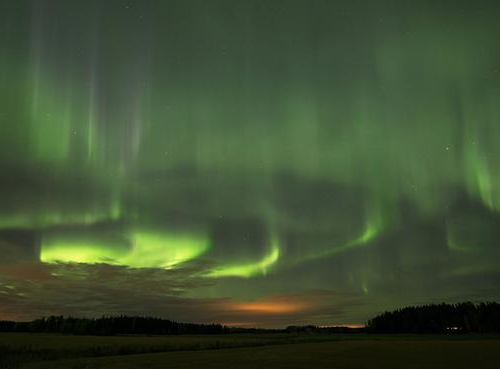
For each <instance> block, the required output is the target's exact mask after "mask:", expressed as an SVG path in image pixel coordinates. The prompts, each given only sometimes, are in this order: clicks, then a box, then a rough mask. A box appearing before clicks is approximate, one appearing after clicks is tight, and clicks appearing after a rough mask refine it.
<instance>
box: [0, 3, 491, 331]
mask: <svg viewBox="0 0 500 369" xmlns="http://www.w3.org/2000/svg"><path fill="white" fill-rule="evenodd" d="M499 16H500V7H499V5H498V4H495V3H494V2H488V1H475V2H471V1H437V2H436V1H418V2H416V1H409V2H406V1H380V0H377V1H373V2H366V1H359V2H358V1H323V0H313V1H305V0H304V1H301V0H293V1H285V0H273V1H258V0H247V1H219V0H214V1H201V0H187V1H169V0H166V1H138V0H137V1H135V0H131V1H120V0H109V1H97V0H96V1H80V2H78V1H62V0H53V1H45V0H39V1H27V0H21V1H8V0H0V169H1V177H0V204H1V207H0V251H2V250H3V248H4V249H5V250H7V249H8V250H10V251H9V253H11V252H12V250H15V252H13V254H12V255H13V256H12V257H9V258H6V259H5V261H2V260H1V257H0V267H1V266H2V265H4V266H5V265H17V264H18V263H25V262H32V263H35V264H39V263H42V264H44V265H45V266H48V267H51V266H52V267H54V268H57V267H61V266H63V265H74V264H75V263H76V264H89V265H93V267H94V268H103V267H104V266H105V265H111V266H115V267H124V268H128V269H130V270H132V269H142V268H147V269H161V270H165V271H169V272H181V271H185V270H190V271H192V270H195V272H193V273H195V275H196V276H197V278H200V279H201V280H202V281H203V283H202V286H203V287H189V288H185V289H184V292H183V293H184V294H185V297H190V298H199V299H212V298H230V299H235V300H245V301H246V300H255V299H262V298H265V297H266V296H289V295H293V294H297V293H303V292H304V291H312V290H314V291H318V290H321V291H330V292H331V293H332V294H333V295H332V296H333V297H332V299H333V300H334V302H335V303H336V304H340V303H341V302H342V301H344V300H342V299H345V298H347V299H349V301H356V303H353V307H352V309H350V310H349V309H348V311H347V312H344V313H342V314H344V315H339V316H338V317H337V318H335V319H337V320H340V321H343V322H363V319H366V317H368V316H370V314H371V313H373V312H377V311H379V310H381V309H384V308H391V307H397V306H399V305H402V304H405V303H416V302H432V301H435V300H438V301H441V300H453V299H457V298H460V299H462V298H467V299H478V300H484V299H495V298H499V297H500V289H499V288H498V286H499V285H500V284H499V282H500V261H499V262H496V261H495V260H500V259H499V257H500V248H499V247H498V246H500V159H499V158H500V49H499V48H498V42H499V40H500V26H499V25H498V19H499ZM13 234H15V235H17V236H15V237H13V236H12V235H13ZM19 235H21V236H19ZM27 240H29V241H27ZM27 250H28V251H27ZM6 252H7V251H6ZM18 254H19V255H18ZM33 254H36V257H33V256H32V255H33ZM27 255H28V256H27ZM29 255H31V256H29ZM96 270H97V269H96ZM2 273H3V272H2V269H1V268H0V292H2V283H4V284H5V283H7V282H2V280H3V279H5V280H7V277H5V276H4V277H2ZM54 275H56V274H54ZM61 278H63V277H61ZM20 283H21V282H20ZM103 283H104V284H105V283H106V281H105V280H104V281H103ZM477 286H481V287H480V288H478V287H477ZM5 291H7V290H5ZM9 291H10V290H9ZM9 291H7V292H5V295H6V296H7V294H8V293H10V292H9ZM332 291H333V292H332ZM304 293H305V292H304ZM1 296H2V295H1V294H0V298H1ZM339 296H340V297H339ZM346 296H348V297H346ZM335 306H337V305H335ZM100 312H101V311H97V310H96V313H100ZM0 313H2V311H1V310H0ZM34 314H35V313H34ZM315 314H316V315H314V316H313V317H308V318H304V319H305V320H307V319H309V320H307V321H308V322H309V321H310V322H312V323H318V322H322V321H323V320H324V321H327V322H330V320H331V319H333V318H331V317H329V318H328V317H326V318H325V315H324V314H323V313H321V311H319V310H318V312H316V313H315ZM321 314H323V315H321ZM35 315H36V314H35ZM1 318H2V316H1V315H0V319H1ZM329 319H330V320H329ZM255 324H260V323H259V322H257V323H255ZM262 324H264V323H262Z"/></svg>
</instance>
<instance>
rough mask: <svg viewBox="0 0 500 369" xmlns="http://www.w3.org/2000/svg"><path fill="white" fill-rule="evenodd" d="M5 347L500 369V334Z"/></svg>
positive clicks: (80, 341)
mask: <svg viewBox="0 0 500 369" xmlns="http://www.w3.org/2000/svg"><path fill="white" fill-rule="evenodd" d="M0 348H1V349H3V350H4V351H3V354H2V352H1V351H0V358H1V360H3V363H2V361H1V360H0V368H2V367H3V368H37V369H44V368H45V369H49V368H50V369H52V368H53V369H58V368H61V369H62V368H64V369H72V368H73V369H85V368H89V369H90V368H103V369H105V368H110V369H111V368H114V369H122V368H123V369H128V368H150V369H155V368H158V369H160V368H172V369H176V368H179V369H180V368H186V369H187V368H207V369H210V368H228V369H230V368H233V369H246V368H248V369H250V368H251V369H254V368H276V369H280V368H289V369H294V368H296V369H302V368H304V369H305V368H307V369H310V368H329V369H330V368H331V369H335V368H344V369H350V368H357V369H362V368H384V369H391V368H395V369H396V368H397V369H401V368H407V369H413V368H415V369H416V368H429V369H432V368H440V369H446V368H450V369H457V368H458V369H460V368H464V369H465V368H467V369H470V368H478V369H481V368H498V365H499V363H500V339H499V338H498V336H455V337H453V336H451V337H450V336H403V335H399V336H395V335H392V336H391V335H385V336H373V335H363V334H355V335H330V336H315V335H302V336H300V335H228V336H175V337H173V336H167V337H165V336H162V337H158V336H156V337H147V336H128V337H82V336H60V335H54V334H15V333H14V334H1V335H0ZM9 350H10V351H9ZM37 352H38V354H37ZM40 353H43V354H42V355H41V354H40ZM4 354H7V356H6V355H4ZM17 354H21V355H22V357H21V356H16V355H17ZM9 355H10V360H7V359H9ZM37 355H38V356H37Z"/></svg>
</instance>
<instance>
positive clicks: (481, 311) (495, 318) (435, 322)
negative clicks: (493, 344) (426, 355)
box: [365, 302, 500, 333]
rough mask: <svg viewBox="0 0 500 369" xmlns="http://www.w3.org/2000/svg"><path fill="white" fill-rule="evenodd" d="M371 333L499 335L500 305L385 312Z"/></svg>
mask: <svg viewBox="0 0 500 369" xmlns="http://www.w3.org/2000/svg"><path fill="white" fill-rule="evenodd" d="M365 330H366V331H367V332H371V333H500V304H498V303H496V302H484V303H479V304H474V303H472V302H462V303H458V304H445V303H442V304H430V305H421V306H409V307H405V308H402V309H398V310H395V311H391V312H387V311H386V312H384V313H383V314H380V315H378V316H376V317H375V318H373V319H370V320H369V321H368V322H367V324H366V327H365Z"/></svg>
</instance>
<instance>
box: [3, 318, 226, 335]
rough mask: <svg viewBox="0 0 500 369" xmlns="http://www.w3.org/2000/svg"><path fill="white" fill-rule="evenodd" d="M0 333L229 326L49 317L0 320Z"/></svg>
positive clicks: (216, 329)
mask: <svg viewBox="0 0 500 369" xmlns="http://www.w3.org/2000/svg"><path fill="white" fill-rule="evenodd" d="M0 331H1V332H31V333H63V334H79V335H117V334H159V335H162V334H170V335H176V334H224V333H231V328H229V327H226V326H223V325H221V324H194V323H179V322H175V321H172V320H167V319H161V318H153V317H129V316H109V317H107V316H103V317H100V318H94V319H88V318H73V317H64V316H49V317H46V318H45V317H44V318H40V319H35V320H33V321H31V322H13V321H0Z"/></svg>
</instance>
